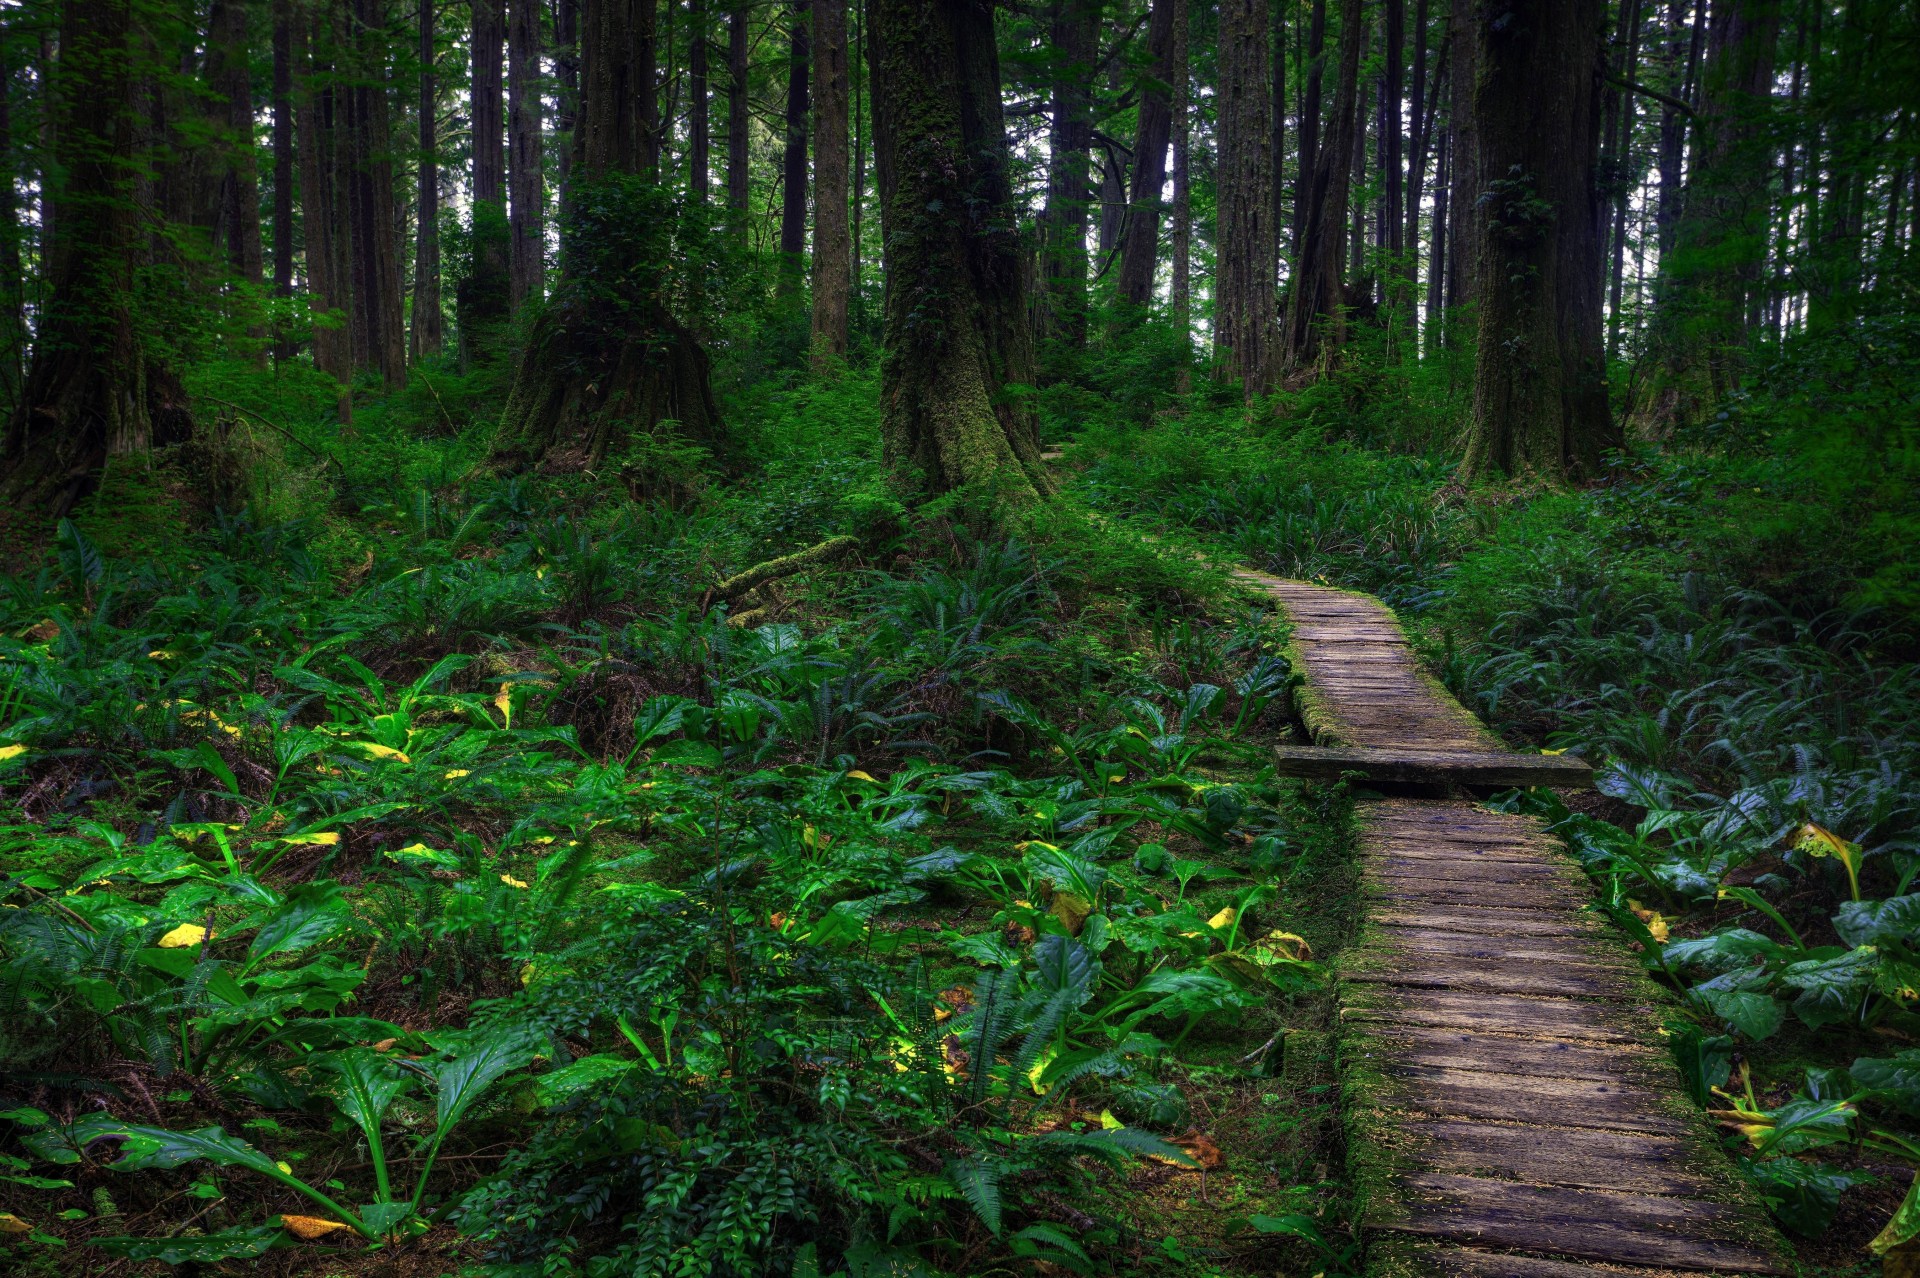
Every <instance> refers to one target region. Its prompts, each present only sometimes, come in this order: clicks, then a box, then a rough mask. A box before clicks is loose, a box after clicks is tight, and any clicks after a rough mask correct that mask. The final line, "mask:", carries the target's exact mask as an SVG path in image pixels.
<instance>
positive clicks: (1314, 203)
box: [1283, 0, 1367, 372]
mask: <svg viewBox="0 0 1920 1278" xmlns="http://www.w3.org/2000/svg"><path fill="white" fill-rule="evenodd" d="M1366 28H1367V23H1366V18H1365V16H1364V12H1363V10H1362V7H1361V0H1341V5H1340V50H1339V55H1338V56H1339V67H1338V70H1337V72H1336V75H1337V79H1336V81H1335V88H1334V94H1333V111H1332V114H1331V116H1330V117H1329V119H1328V121H1327V124H1328V127H1327V134H1326V137H1325V138H1324V139H1322V140H1321V144H1320V145H1319V147H1318V148H1317V149H1316V151H1315V155H1314V171H1313V183H1312V186H1311V188H1310V189H1308V190H1307V191H1306V192H1305V195H1306V217H1305V220H1304V221H1303V222H1302V224H1301V228H1300V241H1299V243H1300V247H1299V251H1298V253H1297V255H1296V258H1295V262H1294V268H1293V284H1292V287H1291V288H1289V289H1288V290H1287V322H1286V327H1285V332H1284V341H1285V343H1286V345H1285V354H1284V358H1283V363H1284V365H1285V367H1286V369H1287V371H1289V372H1298V371H1303V370H1305V369H1307V368H1310V367H1312V366H1313V365H1314V364H1315V363H1317V362H1319V361H1320V360H1321V359H1322V358H1323V356H1325V355H1326V354H1328V353H1330V352H1331V351H1334V350H1337V349H1339V347H1340V346H1342V345H1343V344H1345V342H1346V333H1347V328H1346V326H1347V320H1346V297H1345V294H1344V292H1343V291H1342V289H1341V287H1340V261H1341V257H1342V255H1343V254H1342V249H1343V248H1344V243H1343V241H1344V239H1345V236H1346V231H1347V198H1348V194H1349V182H1350V179H1351V176H1352V173H1353V167H1352V156H1353V147H1354V138H1355V136H1356V135H1358V133H1359V131H1360V130H1359V127H1358V126H1359V121H1358V120H1357V118H1356V112H1357V111H1358V109H1359V97H1360V48H1361V45H1362V44H1363V43H1364V42H1365V40H1366Z"/></svg>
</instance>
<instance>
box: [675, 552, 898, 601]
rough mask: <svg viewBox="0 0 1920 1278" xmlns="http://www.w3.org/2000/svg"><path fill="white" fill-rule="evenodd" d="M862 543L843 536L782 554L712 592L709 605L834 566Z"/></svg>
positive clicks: (728, 580) (709, 595)
mask: <svg viewBox="0 0 1920 1278" xmlns="http://www.w3.org/2000/svg"><path fill="white" fill-rule="evenodd" d="M859 544H860V539H859V538H858V537H848V536H844V535H843V536H839V537H829V538H827V539H826V540H825V541H823V542H821V543H820V544H819V545H817V546H808V547H807V548H806V549H805V550H796V551H794V552H793V553H792V554H791V555H782V556H780V558H778V559H768V560H766V561H764V562H762V563H757V564H755V565H754V566H753V567H751V568H749V569H747V570H746V571H745V572H737V573H735V574H733V576H731V577H729V578H727V579H726V580H725V581H723V582H721V583H720V584H719V585H717V586H715V587H714V588H713V589H712V590H709V591H708V592H707V598H706V602H707V603H708V604H711V603H712V602H713V601H715V600H716V599H738V598H739V597H740V596H741V595H744V594H746V593H747V592H748V591H749V590H752V589H753V588H754V587H756V586H764V585H766V584H767V583H768V582H769V581H774V580H777V579H778V578H781V577H791V576H793V575H794V574H795V573H800V572H805V571H806V570H807V569H809V568H811V567H813V566H814V565H816V564H824V563H831V562H832V561H833V560H835V559H838V558H840V557H841V556H842V555H845V554H848V553H850V552H851V551H853V550H854V549H855V548H856V547H857V546H859Z"/></svg>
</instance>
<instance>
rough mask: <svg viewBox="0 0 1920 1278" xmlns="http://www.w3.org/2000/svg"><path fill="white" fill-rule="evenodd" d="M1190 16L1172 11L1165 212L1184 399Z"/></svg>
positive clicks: (1189, 263) (1188, 354)
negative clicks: (1169, 198)
mask: <svg viewBox="0 0 1920 1278" xmlns="http://www.w3.org/2000/svg"><path fill="white" fill-rule="evenodd" d="M1187 33H1188V13H1187V5H1186V3H1185V0H1174V6H1173V145H1172V147H1171V160H1170V164H1171V166H1172V168H1173V175H1172V177H1173V208H1172V209H1171V210H1169V212H1168V221H1169V222H1170V223H1171V225H1170V226H1169V227H1168V229H1167V238H1168V240H1169V241H1170V242H1169V244H1168V246H1167V247H1168V251H1169V256H1170V257H1171V258H1172V261H1171V262H1170V263H1169V265H1170V266H1171V268H1172V273H1173V281H1172V283H1171V284H1169V285H1168V287H1167V301H1168V303H1169V307H1170V309H1171V310H1172V311H1173V329H1174V332H1175V334H1177V335H1178V338H1179V341H1180V349H1181V353H1182V362H1181V365H1180V369H1179V372H1178V374H1177V379H1176V382H1175V387H1176V389H1178V390H1179V391H1180V392H1181V393H1182V394H1185V393H1186V392H1187V391H1189V390H1191V389H1192V388H1193V387H1192V376H1193V373H1192V345H1191V343H1192V341H1193V157H1192V155H1191V151H1192V148H1193V85H1192V84H1191V82H1190V80H1189V68H1188V61H1189V59H1188V52H1189V51H1188V47H1187V44H1188V40H1187Z"/></svg>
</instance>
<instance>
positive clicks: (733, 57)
mask: <svg viewBox="0 0 1920 1278" xmlns="http://www.w3.org/2000/svg"><path fill="white" fill-rule="evenodd" d="M747 47H748V46H747V10H746V7H745V6H744V5H742V6H739V7H737V8H735V9H734V10H733V12H732V13H731V14H729V15H728V17H727V208H728V209H729V210H731V211H732V212H733V214H734V215H735V216H736V217H738V218H740V219H742V225H744V224H745V223H744V219H745V217H746V213H747V199H748V194H749V192H748V183H749V180H750V178H751V176H752V169H751V167H750V165H751V162H752V158H753V157H752V156H751V155H749V154H748V153H747V140H748V136H749V135H748V128H749V124H750V121H751V117H750V116H749V115H748V111H749V110H750V109H751V103H749V102H748V100H747V71H748V66H747Z"/></svg>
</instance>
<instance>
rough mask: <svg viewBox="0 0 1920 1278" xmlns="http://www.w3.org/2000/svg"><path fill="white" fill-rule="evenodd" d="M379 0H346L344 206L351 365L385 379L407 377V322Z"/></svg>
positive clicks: (399, 382) (394, 382) (399, 381)
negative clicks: (350, 57) (348, 236)
mask: <svg viewBox="0 0 1920 1278" xmlns="http://www.w3.org/2000/svg"><path fill="white" fill-rule="evenodd" d="M383 19H384V12H383V5H382V4H381V2H380V0H352V22H353V37H352V38H353V52H354V55H355V59H354V60H355V66H354V76H353V80H352V82H351V83H350V84H349V85H348V87H347V92H346V97H347V137H348V145H349V148H350V150H349V157H350V158H349V167H348V173H347V210H348V219H349V222H350V224H351V226H352V234H353V310H352V312H351V314H352V323H351V325H350V327H351V331H352V334H353V346H354V366H355V367H356V368H364V369H371V370H373V371H374V372H377V373H379V374H380V376H381V379H382V380H383V381H385V382H386V384H387V385H388V386H394V387H398V386H404V385H406V381H407V347H406V341H407V337H406V325H405V321H404V318H403V311H404V303H403V300H402V297H401V286H400V255H399V237H398V233H397V228H396V227H395V224H394V199H393V159H392V146H393V128H392V122H391V116H390V111H389V106H388V101H387V92H388V90H387V65H386V61H387V48H388V41H387V32H386V28H385V22H384V20H383Z"/></svg>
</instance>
